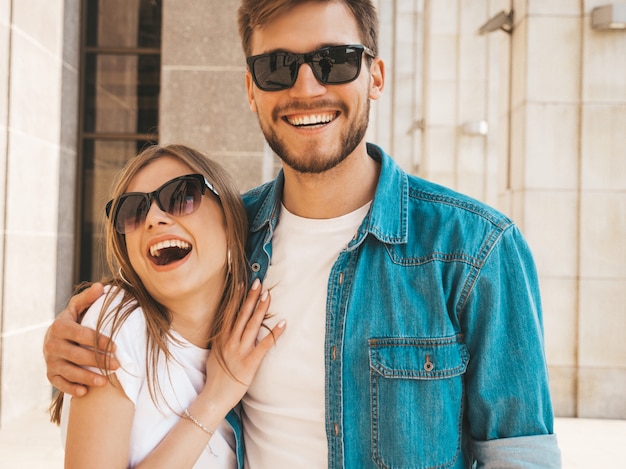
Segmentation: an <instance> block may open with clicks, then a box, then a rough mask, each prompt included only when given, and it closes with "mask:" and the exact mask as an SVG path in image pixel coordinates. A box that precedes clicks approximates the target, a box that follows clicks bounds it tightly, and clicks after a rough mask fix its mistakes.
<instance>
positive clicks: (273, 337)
mask: <svg viewBox="0 0 626 469" xmlns="http://www.w3.org/2000/svg"><path fill="white" fill-rule="evenodd" d="M286 325H287V322H286V321H285V320H284V319H282V320H280V321H279V322H278V324H276V325H275V326H274V328H273V329H272V332H271V333H270V334H267V335H266V336H265V337H263V339H261V340H260V341H259V343H258V344H257V346H256V348H255V353H257V354H260V358H262V357H263V356H265V354H266V353H267V352H268V350H269V349H271V348H272V347H273V346H274V344H275V343H276V341H277V340H278V338H279V337H280V336H281V335H282V334H283V332H285V326H286Z"/></svg>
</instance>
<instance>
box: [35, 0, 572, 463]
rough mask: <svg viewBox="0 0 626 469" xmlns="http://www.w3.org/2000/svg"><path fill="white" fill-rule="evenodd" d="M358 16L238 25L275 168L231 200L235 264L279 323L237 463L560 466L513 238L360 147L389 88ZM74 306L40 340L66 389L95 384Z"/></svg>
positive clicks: (255, 8) (336, 0)
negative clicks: (237, 245)
mask: <svg viewBox="0 0 626 469" xmlns="http://www.w3.org/2000/svg"><path fill="white" fill-rule="evenodd" d="M371 3H372V2H371V1H370V0H330V1H329V0H308V1H304V2H303V1H298V0H266V1H259V0H243V1H242V5H241V8H240V11H239V27H240V33H241V37H242V42H243V48H244V51H245V53H246V56H247V57H248V59H247V63H248V70H247V72H246V85H247V90H248V100H249V104H250V108H251V109H252V111H253V112H255V113H257V116H258V120H259V124H260V126H261V129H262V131H263V133H264V135H265V138H266V139H267V141H268V143H269V145H270V146H271V147H272V149H273V150H274V151H275V152H276V154H277V155H278V156H279V157H280V158H281V159H282V162H283V171H282V172H281V174H279V176H278V177H277V179H276V180H275V181H272V182H270V183H268V184H266V185H263V186H261V187H259V188H256V189H253V190H252V191H250V192H248V193H247V194H245V195H244V200H245V202H246V206H247V208H248V215H249V222H250V240H249V246H248V256H249V260H250V265H251V270H252V273H253V276H255V277H259V278H261V279H262V280H263V284H264V288H267V289H270V290H271V291H272V306H271V308H272V312H273V313H274V316H275V317H276V318H281V319H286V320H287V322H288V323H289V330H288V331H287V332H286V333H285V334H284V335H283V336H282V337H281V341H280V343H278V344H277V345H276V347H275V348H274V349H273V350H272V351H270V353H268V355H267V356H266V358H265V361H264V363H263V364H262V366H261V368H260V369H259V371H258V373H257V375H256V377H255V380H254V382H253V384H252V385H251V387H250V388H249V391H248V394H247V396H246V397H245V398H244V400H243V401H242V417H243V424H244V425H243V426H244V441H245V446H246V465H247V467H249V468H253V469H258V468H289V469H292V468H315V467H317V468H319V467H332V468H340V467H346V468H358V469H361V468H368V467H395V468H409V467H411V468H414V467H452V468H469V467H473V464H475V463H477V464H478V467H520V468H521V467H524V468H528V467H560V456H559V450H558V447H557V444H556V438H555V436H554V435H553V434H552V433H553V414H552V407H551V402H550V395H549V390H548V377H547V367H546V363H545V356H544V351H543V330H542V322H541V306H540V299H539V292H538V285H537V277H536V271H535V267H534V263H533V261H532V258H531V255H530V253H529V250H528V247H527V245H526V243H525V241H524V240H523V238H522V236H521V234H520V232H519V230H518V229H517V227H516V226H515V225H514V224H513V223H512V222H511V221H510V220H509V219H507V218H506V217H505V216H503V215H502V214H500V213H498V212H496V211H495V210H493V209H491V208H489V207H486V206H485V205H483V204H481V203H479V202H477V201H474V200H472V199H469V198H467V197H465V196H462V195H459V194H456V193H454V192H452V191H450V190H448V189H445V188H442V187H440V186H437V185H434V184H431V183H428V182H426V181H423V180H421V179H418V178H415V177H412V176H409V175H407V174H406V173H404V172H403V171H402V170H400V169H399V168H398V167H397V166H396V165H395V163H394V162H393V160H392V159H391V158H390V157H389V156H388V155H387V154H385V153H384V152H383V150H382V149H380V148H378V147H376V146H374V145H370V144H367V143H366V142H365V132H366V129H367V126H368V114H369V101H370V100H371V99H378V98H379V97H380V95H381V93H382V91H383V87H384V81H385V69H384V63H383V61H382V60H381V59H380V58H378V57H377V56H376V51H377V18H376V12H375V10H374V7H373V6H372V4H371ZM326 60H330V62H331V63H330V67H329V66H328V65H329V64H328V63H327V62H326ZM320 62H322V64H320ZM95 294H97V292H95V293H91V296H94V295H95ZM85 296H86V298H85V297H82V298H77V299H75V300H73V301H72V302H71V303H70V307H68V309H67V310H66V311H64V312H63V313H62V314H61V316H60V319H58V320H57V321H56V323H55V324H54V325H53V326H52V327H51V330H50V332H49V334H48V336H49V337H48V339H47V342H46V345H45V350H46V355H47V361H48V365H49V370H48V376H49V379H50V381H51V382H52V384H54V385H55V386H57V387H59V388H61V389H62V390H65V391H67V392H71V393H77V392H79V390H80V392H84V391H85V389H84V387H77V386H76V385H74V384H71V383H70V382H72V381H73V382H81V383H85V384H88V385H96V384H97V383H95V382H94V381H93V379H94V378H93V376H88V377H87V378H85V375H84V371H82V370H80V369H78V368H76V367H74V366H71V365H69V364H68V361H72V362H75V363H80V364H85V363H88V360H91V358H86V357H85V356H83V354H82V352H81V351H80V350H76V349H75V348H73V349H72V348H70V345H69V343H68V342H66V341H64V340H63V339H64V338H66V337H67V338H69V339H70V340H72V341H74V342H77V343H84V344H86V343H89V339H91V336H90V334H89V333H88V332H86V331H84V330H80V329H79V328H78V326H77V325H76V324H75V321H76V319H75V317H76V316H77V312H78V311H80V310H81V309H82V308H83V307H85V306H86V304H88V302H89V301H91V298H90V297H89V296H90V294H89V293H88V294H86V295H85ZM268 325H269V326H270V327H271V326H272V320H271V319H270V320H269V321H268ZM73 331H79V332H73ZM68 349H69V350H68ZM66 360H67V361H66ZM59 375H63V377H61V376H59Z"/></svg>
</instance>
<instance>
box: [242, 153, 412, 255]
mask: <svg viewBox="0 0 626 469" xmlns="http://www.w3.org/2000/svg"><path fill="white" fill-rule="evenodd" d="M367 153H368V155H369V156H370V157H371V158H373V159H374V160H376V161H377V162H379V163H380V165H381V169H380V177H379V179H378V185H377V187H376V194H375V195H374V200H373V201H372V205H371V207H370V210H369V212H368V214H367V215H366V216H365V219H364V220H363V223H362V224H361V226H360V228H359V232H358V235H357V236H356V237H355V239H354V240H353V241H352V242H351V243H350V247H349V248H351V247H354V246H357V245H358V244H360V243H361V242H362V240H363V239H365V236H366V235H367V234H368V233H371V234H372V235H373V236H375V237H376V238H378V239H379V240H380V241H381V242H383V243H388V244H402V243H406V241H407V236H408V220H407V216H408V213H407V210H408V199H409V182H408V177H407V175H406V173H405V172H404V171H402V170H401V169H400V168H399V167H398V165H397V164H396V163H395V162H394V161H393V159H392V158H391V157H390V156H389V155H388V154H387V153H385V152H384V151H383V150H382V149H381V148H380V147H379V146H377V145H374V144H371V143H368V144H367ZM284 182H285V176H284V174H283V171H282V170H280V172H279V173H278V175H277V177H276V179H274V181H272V182H271V183H269V185H270V187H269V189H268V192H267V194H266V197H265V198H264V200H263V202H262V203H261V205H260V207H259V209H258V211H257V212H256V216H255V217H254V219H253V220H251V221H250V231H251V232H253V233H254V232H257V231H259V230H261V229H263V227H265V226H267V225H269V227H270V229H271V231H272V232H273V231H274V228H275V227H276V224H277V223H278V214H279V213H280V204H281V198H282V194H283V186H284Z"/></svg>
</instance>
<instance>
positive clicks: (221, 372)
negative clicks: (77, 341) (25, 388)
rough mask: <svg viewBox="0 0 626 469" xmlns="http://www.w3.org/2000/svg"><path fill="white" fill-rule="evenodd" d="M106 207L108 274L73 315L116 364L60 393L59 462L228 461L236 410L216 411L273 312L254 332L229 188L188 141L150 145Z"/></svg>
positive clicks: (242, 383) (231, 462)
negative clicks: (83, 387) (81, 387)
mask: <svg viewBox="0 0 626 469" xmlns="http://www.w3.org/2000/svg"><path fill="white" fill-rule="evenodd" d="M106 214H107V218H108V222H107V224H106V239H107V262H108V264H109V267H110V268H111V272H113V273H114V274H113V278H112V279H111V280H110V281H108V282H106V283H107V285H108V286H107V288H106V290H105V291H106V293H105V295H103V297H102V298H100V300H99V301H98V302H97V303H96V304H94V305H93V306H92V307H91V308H90V309H89V310H88V311H87V313H86V315H85V317H84V319H83V324H87V325H90V326H91V327H93V328H95V329H96V330H97V331H98V333H99V334H104V335H106V336H109V337H111V338H112V341H111V342H110V347H109V352H110V354H113V349H112V342H115V344H116V348H115V352H114V353H115V357H116V358H117V360H118V361H119V362H120V363H121V367H120V368H119V369H118V370H116V371H115V372H110V373H106V374H107V376H108V378H109V383H108V385H107V386H105V387H104V388H92V389H91V390H90V391H89V392H88V393H87V395H86V396H83V397H74V398H71V396H69V395H65V396H64V400H65V405H64V406H63V409H62V416H61V418H60V420H61V425H62V428H63V429H64V432H66V438H65V439H66V443H65V451H66V456H65V457H66V463H65V466H66V467H90V468H96V467H106V468H115V467H120V468H125V467H129V466H130V467H168V468H171V467H211V468H213V467H215V468H234V467H238V462H239V464H241V451H236V448H237V444H236V441H235V433H234V431H233V426H235V427H236V426H237V425H239V423H238V420H237V417H236V415H235V414H234V412H231V413H230V414H229V415H228V418H227V421H225V420H224V419H225V417H226V416H227V414H228V413H229V411H230V409H232V408H233V407H234V406H235V405H236V404H237V402H238V401H239V400H240V399H241V397H242V396H243V395H244V393H245V392H246V389H247V387H248V385H249V384H250V382H251V380H252V378H253V377H254V374H255V372H256V370H257V368H258V366H259V365H260V362H261V360H262V358H263V356H264V355H265V353H266V352H267V351H268V350H269V349H270V348H271V346H272V344H273V343H274V340H275V339H277V338H278V337H279V336H280V335H281V333H282V332H283V330H284V326H285V324H284V321H281V322H280V323H279V325H277V326H276V327H275V328H274V329H273V330H272V331H271V333H270V334H268V335H267V336H265V338H263V339H262V340H261V341H259V342H258V343H257V336H258V332H259V329H260V327H261V326H262V322H263V319H264V317H265V315H266V313H267V310H268V306H269V296H268V293H267V292H263V293H261V288H260V284H259V282H258V281H255V283H254V284H253V285H252V287H251V289H250V292H249V294H248V297H247V299H245V300H244V292H245V291H244V285H246V284H247V266H246V258H245V252H244V245H245V238H246V233H247V223H246V214H245V210H244V207H243V203H242V201H241V198H240V196H239V192H238V190H237V189H236V187H235V186H234V184H233V183H232V182H231V179H230V178H229V177H228V175H227V173H226V172H225V171H224V170H223V169H222V168H221V167H219V166H218V165H217V164H216V163H214V162H212V161H210V160H208V159H207V158H206V157H204V156H203V155H202V154H200V153H198V152H197V151H195V150H192V149H190V148H188V147H184V146H181V145H170V146H166V147H158V146H154V147H150V148H148V149H147V150H145V151H143V152H142V153H141V154H139V155H138V156H137V157H136V158H134V159H133V160H131V161H130V162H129V164H128V165H127V166H126V167H125V168H124V169H123V170H122V172H121V173H120V174H119V176H118V178H117V181H116V183H115V184H114V189H113V193H112V200H111V201H110V202H109V203H108V204H107V206H106ZM105 362H106V360H105ZM104 368H106V366H105V367H104ZM101 372H102V373H105V372H104V371H103V370H101ZM205 372H206V378H205ZM58 401H59V402H57V403H53V408H52V413H53V421H55V420H56V421H57V422H58V420H59V412H58V411H59V408H60V406H61V402H60V401H61V399H58ZM239 449H241V448H240V447H239ZM238 459H239V461H238Z"/></svg>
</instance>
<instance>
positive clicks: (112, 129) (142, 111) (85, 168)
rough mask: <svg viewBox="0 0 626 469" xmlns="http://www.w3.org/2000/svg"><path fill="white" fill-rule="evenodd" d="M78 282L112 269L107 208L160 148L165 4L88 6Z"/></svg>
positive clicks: (111, 1) (97, 2) (94, 0)
mask: <svg viewBox="0 0 626 469" xmlns="http://www.w3.org/2000/svg"><path fill="white" fill-rule="evenodd" d="M82 6H83V10H82V18H83V19H82V21H83V23H82V58H81V90H80V102H81V104H80V109H81V116H80V119H79V122H80V126H81V128H80V129H79V130H80V131H79V146H80V147H79V165H80V167H79V174H80V175H81V183H80V184H79V197H78V208H79V214H80V216H79V224H80V230H79V233H78V236H77V239H78V246H79V247H78V249H79V252H78V256H77V259H78V266H77V269H76V271H77V276H78V279H77V280H98V279H100V278H101V277H102V275H103V274H104V273H106V272H107V268H106V265H104V228H103V222H104V220H105V218H104V206H105V204H106V202H107V200H108V196H109V192H110V188H111V184H112V182H113V178H114V176H115V174H117V172H118V171H119V170H120V169H121V168H122V166H124V164H125V163H126V162H127V161H128V160H129V159H130V158H132V157H133V156H134V155H136V154H137V153H138V152H139V151H141V150H142V148H144V147H145V146H147V145H149V144H153V143H157V142H158V122H159V91H160V81H161V76H160V75H161V74H160V70H161V12H162V1H161V0H83V4H82Z"/></svg>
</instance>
